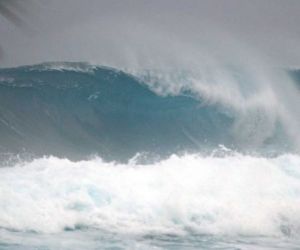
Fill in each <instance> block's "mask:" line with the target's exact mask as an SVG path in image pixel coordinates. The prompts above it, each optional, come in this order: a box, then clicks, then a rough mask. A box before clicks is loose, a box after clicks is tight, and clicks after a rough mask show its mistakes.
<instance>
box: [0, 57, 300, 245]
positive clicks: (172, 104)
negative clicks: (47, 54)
mask: <svg viewBox="0 0 300 250" xmlns="http://www.w3.org/2000/svg"><path fill="white" fill-rule="evenodd" d="M297 79H299V76H298V72H284V71H278V72H277V71H276V72H272V74H271V73H268V74H267V75H266V74H264V75H260V74H254V73H253V72H252V71H245V70H240V69H236V68H235V69H233V68H231V67H228V68H226V70H225V69H223V70H222V71H220V70H219V69H218V70H216V71H209V72H207V71H202V72H201V74H200V73H199V72H198V73H197V74H196V73H195V72H190V71H186V70H185V71H178V70H177V71H176V72H174V71H167V72H166V71H163V72H162V71H160V70H157V69H155V70H147V71H146V70H139V71H133V70H128V69H122V70H121V69H113V68H108V67H99V66H93V65H89V64H86V63H45V64H41V65H34V66H23V67H18V68H9V69H1V70H0V138H1V140H0V151H1V153H0V156H1V163H0V165H1V167H0V249H300V155H299V152H300V151H299V146H300V140H299V129H300V126H299V125H300V116H299V108H298V107H299V106H297V105H298V104H299V100H300V99H299V98H298V97H299V95H300V92H299V85H297V84H298V83H297Z"/></svg>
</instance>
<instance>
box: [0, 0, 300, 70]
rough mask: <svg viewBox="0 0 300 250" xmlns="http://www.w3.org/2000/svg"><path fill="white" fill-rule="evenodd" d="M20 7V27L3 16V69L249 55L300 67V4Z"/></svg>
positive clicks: (71, 2) (106, 1)
mask: <svg viewBox="0 0 300 250" xmlns="http://www.w3.org/2000/svg"><path fill="white" fill-rule="evenodd" d="M19 3H20V4H19V5H18V6H12V11H14V12H15V13H17V14H18V16H19V17H20V18H21V19H22V20H23V22H24V23H23V25H21V27H20V26H16V25H14V24H13V23H12V22H10V21H8V20H7V19H6V18H5V17H4V16H1V17H0V34H1V36H0V45H1V47H2V51H4V53H3V56H2V58H1V59H0V66H1V67H6V66H14V65H23V64H33V63H39V62H44V61H89V62H92V63H97V64H106V65H112V66H126V65H127V64H128V63H129V62H130V63H134V64H142V63H143V61H146V60H148V62H150V61H151V60H152V61H151V62H152V63H154V64H156V63H158V62H159V61H160V60H161V61H163V62H164V63H167V60H163V59H162V58H167V57H168V58H169V61H174V60H175V61H176V60H177V61H180V60H182V58H187V57H189V58H192V57H193V60H210V55H212V57H214V58H217V57H216V56H215V55H218V56H219V57H223V56H225V57H231V56H232V58H239V60H241V58H243V59H242V60H246V58H247V56H245V55H247V54H248V55H253V54H255V55H256V56H257V57H260V58H264V60H266V61H268V62H269V63H271V64H272V65H274V66H288V67H299V66H300V14H299V13H300V1H299V0H284V1H283V0H251V1H248V0H151V1H146V0H85V1H83V0H28V1H25V0H22V1H19ZM17 7H18V8H17ZM241 54H243V55H244V56H242V57H241V56H240V55H241ZM195 55H196V56H195ZM237 55H239V56H237ZM201 56H202V57H201ZM196 58H197V59H196Z"/></svg>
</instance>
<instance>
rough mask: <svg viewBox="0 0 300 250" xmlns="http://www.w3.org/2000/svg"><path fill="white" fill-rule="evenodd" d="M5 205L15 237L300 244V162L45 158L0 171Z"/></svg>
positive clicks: (2, 212)
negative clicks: (208, 238)
mask: <svg viewBox="0 0 300 250" xmlns="http://www.w3.org/2000/svg"><path fill="white" fill-rule="evenodd" d="M0 204H1V205H0V227H2V228H6V229H10V230H21V231H36V232H45V233H52V232H60V231H62V230H66V229H78V228H86V227H88V228H90V227H92V228H98V229H104V230H108V231H112V232H127V233H128V232H129V233H141V234H144V233H175V234H188V233H196V234H216V235H220V234H221V235H266V236H274V235H276V236H278V235H292V236H295V237H298V236H300V157H299V156H298V155H282V156H279V157H277V158H259V157H252V156H245V155H234V154H231V155H229V156H225V157H212V156H211V157H202V156H199V155H185V156H181V157H179V156H176V155H173V156H172V157H170V158H169V159H167V160H164V161H161V162H158V163H155V164H150V165H139V164H138V163H136V161H135V160H133V161H130V162H129V163H128V164H117V163H107V162H103V161H102V160H101V159H93V160H88V161H80V162H72V161H69V160H67V159H58V158H55V157H49V158H41V159H36V160H33V161H31V162H26V163H22V164H16V165H15V166H14V167H6V168H1V169H0Z"/></svg>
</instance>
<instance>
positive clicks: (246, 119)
mask: <svg viewBox="0 0 300 250" xmlns="http://www.w3.org/2000/svg"><path fill="white" fill-rule="evenodd" d="M127 72H128V71H127ZM282 75H283V74H281V75H279V74H278V76H277V77H278V79H277V80H276V81H277V82H279V81H284V80H285V83H284V85H283V86H284V88H282V86H281V87H280V89H278V84H277V85H276V82H275V84H273V85H272V84H271V82H272V83H273V80H274V79H266V78H265V77H264V78H263V77H261V76H260V77H257V76H253V75H249V72H243V70H240V71H237V69H234V68H229V69H227V70H226V71H225V70H223V71H220V70H219V71H216V72H214V71H211V70H210V71H208V70H206V71H203V72H200V74H199V73H198V74H194V73H193V72H187V71H178V70H177V71H169V72H161V71H158V70H152V71H139V72H133V71H131V73H126V72H125V71H121V70H116V69H112V68H105V67H96V66H91V65H89V64H85V63H60V64H59V63H57V64H55V63H52V64H41V65H36V66H24V67H19V68H13V69H2V70H1V71H0V136H1V141H0V149H1V151H2V152H3V153H27V154H34V155H37V156H41V155H56V156H60V157H69V158H74V159H83V158H84V157H86V156H89V155H93V154H97V155H99V156H101V157H102V158H104V159H108V160H121V161H122V160H128V159H130V158H131V157H133V156H134V155H135V154H137V153H147V154H148V155H155V156H156V157H167V156H168V155H170V154H172V153H182V152H199V151H201V152H205V151H208V152H210V151H211V150H212V149H214V148H216V147H217V146H218V145H220V144H221V145H224V146H226V147H228V148H231V149H234V150H237V151H242V152H248V153H249V152H255V153H261V152H264V153H272V152H284V151H291V150H292V151H295V150H298V146H299V134H298V128H299V117H297V113H295V112H294V113H293V109H295V107H290V106H291V105H289V102H291V101H293V99H294V100H295V99H296V98H295V97H293V95H295V93H294V92H295V91H294V89H291V88H292V87H291V86H292V85H291V84H290V83H288V81H290V80H289V79H288V78H287V77H286V78H283V77H282ZM261 78H263V79H261ZM274 86H275V87H274ZM282 90H283V91H282ZM285 92H287V94H285V95H284V96H283V93H285ZM296 94H299V93H296ZM297 97H298V96H297ZM294 102H295V101H294ZM292 104H293V105H296V104H297V103H293V102H292ZM296 109H297V108H296Z"/></svg>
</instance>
